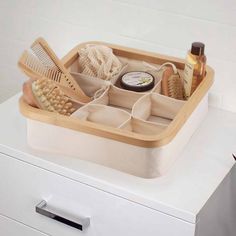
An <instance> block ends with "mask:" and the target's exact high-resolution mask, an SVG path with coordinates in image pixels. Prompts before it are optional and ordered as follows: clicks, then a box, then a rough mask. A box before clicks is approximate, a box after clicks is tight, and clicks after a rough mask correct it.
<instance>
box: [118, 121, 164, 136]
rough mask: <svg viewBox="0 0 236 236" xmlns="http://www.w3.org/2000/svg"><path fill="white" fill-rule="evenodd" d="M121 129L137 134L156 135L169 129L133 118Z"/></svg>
mask: <svg viewBox="0 0 236 236" xmlns="http://www.w3.org/2000/svg"><path fill="white" fill-rule="evenodd" d="M119 128H120V129H123V130H127V131H130V132H134V133H137V134H145V135H156V134H160V133H161V132H163V130H164V129H166V128H167V125H164V124H153V123H150V122H145V121H143V120H139V119H135V118H133V117H132V118H131V119H129V120H128V121H127V122H125V123H123V124H122V125H121V126H120V127H119Z"/></svg>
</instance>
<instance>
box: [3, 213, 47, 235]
mask: <svg viewBox="0 0 236 236" xmlns="http://www.w3.org/2000/svg"><path fill="white" fill-rule="evenodd" d="M0 235H2V236H47V234H44V233H41V232H39V231H37V230H35V229H32V228H30V227H28V226H25V225H23V224H21V223H19V222H16V221H14V220H12V219H9V218H7V217H5V216H2V215H0Z"/></svg>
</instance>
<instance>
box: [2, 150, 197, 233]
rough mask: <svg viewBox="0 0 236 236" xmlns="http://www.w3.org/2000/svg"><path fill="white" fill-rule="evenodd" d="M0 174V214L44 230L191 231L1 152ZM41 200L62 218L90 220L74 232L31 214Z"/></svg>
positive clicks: (177, 222)
mask: <svg viewBox="0 0 236 236" xmlns="http://www.w3.org/2000/svg"><path fill="white" fill-rule="evenodd" d="M0 173H1V178H0V197H1V200H0V214H1V213H2V214H3V215H6V216H9V217H11V218H14V219H16V220H17V221H20V222H23V223H24V224H26V225H29V226H31V227H33V228H35V229H38V230H40V231H42V232H44V233H46V234H50V235H55V236H60V235H68V236H70V235H71V236H73V235H77V236H79V235H85V236H95V235H99V236H110V235H112V236H122V235H125V236H143V235H148V236H157V235H161V236H172V235H182V236H185V235H187V236H191V235H194V225H193V224H190V223H187V222H184V221H181V220H179V219H176V218H174V217H171V216H168V215H166V214H163V213H160V212H158V211H155V210H152V209H149V208H147V207H144V206H142V205H139V204H136V203H133V202H130V201H128V200H125V199H123V198H120V197H117V196H114V195H112V194H109V193H106V192H104V191H101V190H98V189H96V188H93V187H90V186H88V185H85V184H82V183H79V182H77V181H74V180H71V179H68V178H66V177H64V176H60V175H58V174H55V173H52V172H50V171H47V170H44V169H41V168H39V167H36V166H32V165H30V164H27V163H24V162H22V161H19V160H17V159H14V158H11V157H8V156H6V155H2V154H0ZM41 200H46V201H47V203H48V206H49V208H51V209H48V210H49V211H52V212H54V211H56V212H57V213H58V214H59V215H60V216H62V217H65V218H67V219H71V218H72V217H73V219H75V221H79V220H78V219H84V218H90V225H89V226H88V227H87V229H85V230H83V231H80V230H78V229H76V228H73V227H71V226H68V225H66V224H64V223H61V222H58V221H56V220H54V219H51V218H48V217H46V216H43V215H41V214H38V213H36V212H35V206H36V205H37V204H38V203H39V202H40V201H41ZM68 217H69V218H68Z"/></svg>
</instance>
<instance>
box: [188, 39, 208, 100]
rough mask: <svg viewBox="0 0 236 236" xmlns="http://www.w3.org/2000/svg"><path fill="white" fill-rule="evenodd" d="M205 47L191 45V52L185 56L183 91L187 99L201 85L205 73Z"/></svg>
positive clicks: (201, 44)
mask: <svg viewBox="0 0 236 236" xmlns="http://www.w3.org/2000/svg"><path fill="white" fill-rule="evenodd" d="M204 48H205V45H204V44H203V43H200V42H194V43H192V47H191V50H190V51H189V52H188V54H187V58H186V63H185V67H184V91H185V98H186V99H188V98H189V97H190V96H191V95H192V93H193V92H194V91H195V89H196V88H197V86H198V85H199V84H200V83H201V81H202V79H203V78H204V76H205V73H206V56H205V55H204Z"/></svg>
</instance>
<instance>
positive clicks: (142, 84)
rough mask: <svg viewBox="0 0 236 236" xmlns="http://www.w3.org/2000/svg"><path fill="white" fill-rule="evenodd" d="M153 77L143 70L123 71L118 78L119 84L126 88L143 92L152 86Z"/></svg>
mask: <svg viewBox="0 0 236 236" xmlns="http://www.w3.org/2000/svg"><path fill="white" fill-rule="evenodd" d="M154 81H155V80H154V77H153V76H152V75H151V74H150V73H147V72H144V71H131V72H127V73H125V74H124V75H123V76H122V77H121V80H120V85H121V87H122V88H124V89H126V90H131V91H136V92H145V91H148V90H150V89H152V88H153V87H154Z"/></svg>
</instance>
